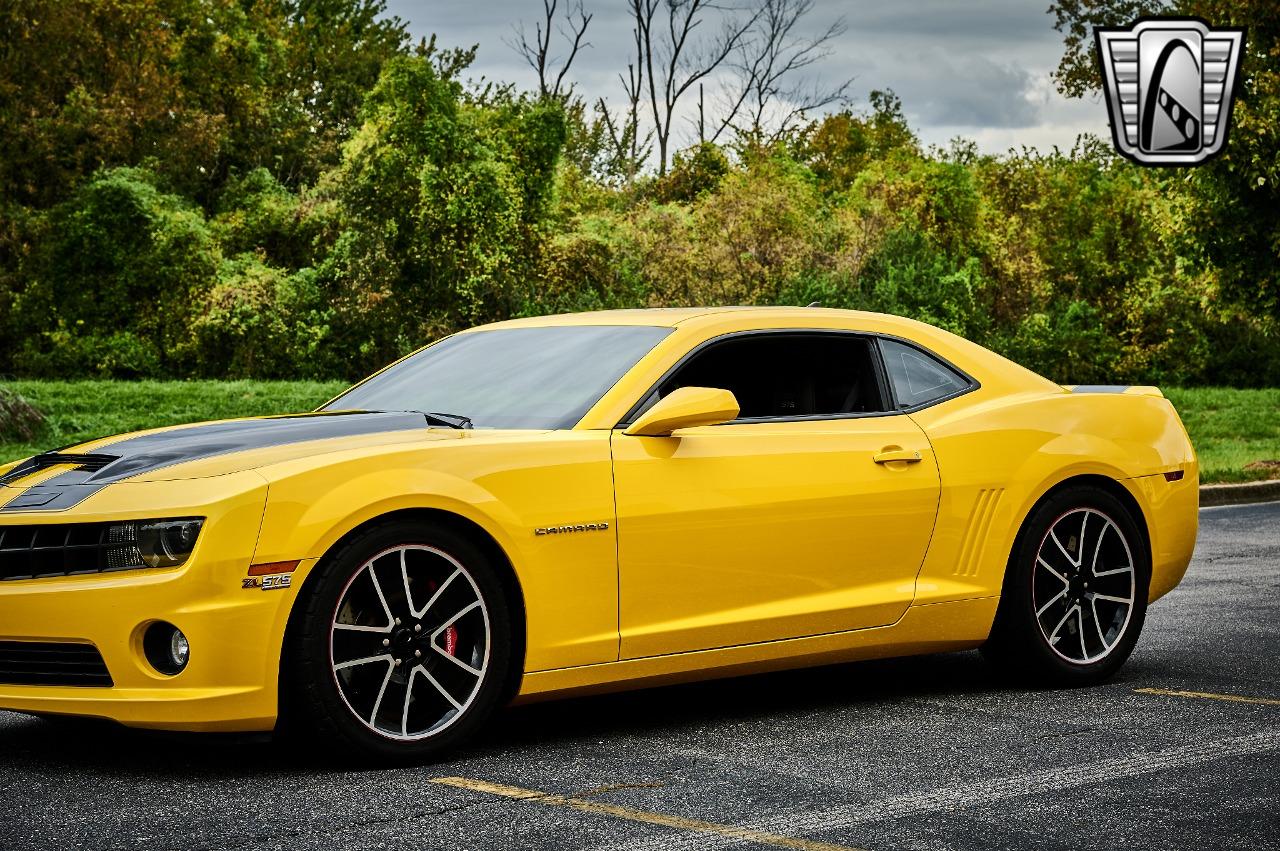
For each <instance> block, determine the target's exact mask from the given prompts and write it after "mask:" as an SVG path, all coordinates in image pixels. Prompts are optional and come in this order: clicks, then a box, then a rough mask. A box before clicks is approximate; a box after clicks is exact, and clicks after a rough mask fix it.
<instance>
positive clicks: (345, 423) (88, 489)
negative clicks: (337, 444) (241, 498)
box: [0, 411, 427, 511]
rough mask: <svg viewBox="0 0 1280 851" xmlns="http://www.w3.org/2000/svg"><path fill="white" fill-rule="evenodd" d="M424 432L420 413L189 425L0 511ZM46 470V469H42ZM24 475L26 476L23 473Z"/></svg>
mask: <svg viewBox="0 0 1280 851" xmlns="http://www.w3.org/2000/svg"><path fill="white" fill-rule="evenodd" d="M426 427H427V420H426V417H425V416H424V415H423V414H419V413H414V412H411V411H405V412H386V413H373V412H361V411H353V412H337V413H318V414H299V415H295V416H287V417H268V418H264V419H257V420H238V421H232V422H212V423H197V424H195V425H190V426H181V427H179V428H175V429H170V430H168V431H162V432H159V433H156V434H144V435H140V436H138V437H130V438H125V439H124V440H121V441H119V442H117V443H110V444H107V445H105V446H99V447H97V448H96V449H94V450H93V455H92V456H81V457H84V458H90V457H92V458H95V459H102V458H103V457H104V456H110V457H112V459H113V460H111V461H109V462H108V463H106V464H101V463H100V462H99V463H93V464H85V465H82V466H79V467H77V468H75V469H72V470H67V471H65V472H63V473H59V474H58V475H56V476H54V477H53V478H51V479H49V480H48V481H46V482H42V483H40V484H39V485H35V486H32V487H30V488H28V489H27V490H26V491H24V492H23V493H21V494H20V495H19V496H17V497H15V498H14V499H12V500H10V501H9V502H8V503H6V504H5V505H4V507H3V508H0V511H23V510H31V509H34V508H39V509H41V510H42V511H58V510H61V509H64V508H70V507H72V506H73V505H77V504H78V503H80V502H82V501H84V500H85V499H87V498H89V497H90V496H92V495H93V494H95V493H97V492H98V491H100V490H102V488H104V487H106V486H107V485H110V484H113V483H115V482H119V481H122V480H124V479H127V478H131V477H133V476H139V475H142V474H143V473H150V472H153V471H155V470H160V469H163V468H165V467H172V466H174V465H176V464H185V463H186V462H188V461H197V460H200V459H204V458H213V457H215V456H218V455H227V454H229V453H232V452H244V451H247V450H252V449H265V448H268V447H272V446H284V445H287V444H290V443H305V442H307V441H311V440H326V439H329V438H335V437H354V436H358V435H366V434H377V433H380V432H389V431H411V430H417V429H423V428H426ZM40 458H41V456H36V457H35V458H34V459H32V462H36V463H34V464H33V463H32V462H28V464H31V469H30V472H31V473H35V472H37V471H38V470H39V469H41V468H42V465H41V464H40V463H39V459H40ZM25 466H26V465H22V466H20V467H19V468H16V469H15V470H13V471H11V472H10V473H9V475H7V476H6V477H5V478H6V480H8V481H14V480H15V479H14V474H17V473H19V472H20V471H21V470H22V468H23V467H25ZM45 466H47V465H45ZM22 475H23V476H25V475H28V474H22Z"/></svg>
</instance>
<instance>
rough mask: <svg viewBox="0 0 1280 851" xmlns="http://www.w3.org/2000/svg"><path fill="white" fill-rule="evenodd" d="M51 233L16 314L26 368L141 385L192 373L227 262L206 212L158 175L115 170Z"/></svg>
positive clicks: (64, 212)
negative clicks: (196, 335)
mask: <svg viewBox="0 0 1280 851" xmlns="http://www.w3.org/2000/svg"><path fill="white" fill-rule="evenodd" d="M45 233H46V234H47V237H46V238H45V239H44V241H43V242H42V243H41V244H40V245H39V246H38V247H37V248H36V250H35V251H34V252H32V255H31V257H30V258H29V259H28V261H27V263H26V265H25V267H24V271H25V272H26V273H27V278H28V281H27V285H26V287H25V288H24V289H22V290H20V291H19V292H18V293H17V295H16V298H15V304H14V308H13V310H14V313H15V316H16V321H17V324H18V325H19V326H20V327H22V328H24V329H25V330H26V332H27V333H26V337H25V339H24V340H22V342H21V344H20V345H19V347H18V351H17V353H16V354H15V356H14V362H15V365H16V366H17V368H18V369H19V370H21V371H22V372H24V373H26V374H29V375H34V376H73V375H100V376H118V377H122V378H133V377H138V376H143V375H155V374H159V373H161V372H171V373H172V372H179V373H180V372H182V371H184V370H185V369H186V368H187V366H188V364H189V362H190V361H189V358H188V356H187V353H188V350H189V346H188V342H189V328H190V323H191V320H192V319H193V317H194V306H195V305H196V304H198V303H199V302H200V300H201V298H202V297H203V295H204V293H205V292H207V290H208V289H209V288H210V287H212V285H213V283H214V279H215V275H216V271H217V268H218V262H219V259H218V258H219V252H218V248H217V245H216V244H215V243H214V241H213V238H212V236H211V234H210V232H209V228H208V226H207V225H206V223H205V220H204V216H203V214H202V213H201V212H200V210H199V209H197V208H193V207H192V206H190V205H189V204H188V203H187V202H186V201H184V200H183V199H182V198H180V197H179V196H177V195H172V194H168V193H166V192H164V191H162V190H161V189H160V188H159V187H158V186H157V185H156V182H155V179H154V177H153V176H152V175H151V174H150V173H149V172H146V171H143V170H140V169H107V170H104V171H101V172H99V173H97V174H96V175H95V176H94V178H93V179H92V180H90V181H89V182H88V183H86V184H85V185H84V186H82V187H81V188H80V189H79V190H78V191H77V192H76V193H75V194H74V195H73V196H72V197H71V199H69V200H68V201H66V202H65V203H63V204H60V205H59V206H57V207H55V208H54V209H53V210H51V211H50V213H49V216H48V219H47V223H46V230H45Z"/></svg>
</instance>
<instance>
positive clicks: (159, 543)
mask: <svg viewBox="0 0 1280 851" xmlns="http://www.w3.org/2000/svg"><path fill="white" fill-rule="evenodd" d="M202 525H204V520H203V518H199V517H183V518H179V519H177V520H137V521H132V522H129V523H115V524H112V526H111V528H109V529H108V530H107V569H108V570H130V569H136V568H140V567H177V566H178V565H181V564H184V563H185V562H186V560H187V558H188V557H189V556H190V555H191V551H192V550H193V549H195V546H196V538H198V537H199V536H200V527H201V526H202Z"/></svg>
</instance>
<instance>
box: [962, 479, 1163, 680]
mask: <svg viewBox="0 0 1280 851" xmlns="http://www.w3.org/2000/svg"><path fill="white" fill-rule="evenodd" d="M1150 581H1151V566H1150V559H1149V556H1148V553H1147V548H1146V541H1145V539H1144V538H1143V537H1142V535H1141V533H1140V532H1139V529H1138V526H1137V521H1136V520H1135V518H1134V517H1133V516H1132V515H1131V514H1130V512H1129V510H1128V509H1127V508H1126V507H1125V505H1124V504H1123V503H1121V502H1120V500H1118V499H1116V498H1115V497H1114V496H1112V495H1111V494H1110V493H1108V492H1106V491H1104V490H1101V489H1099V488H1094V487H1088V486H1075V487H1069V488H1066V489H1064V490H1062V491H1059V492H1058V493H1056V494H1053V495H1051V496H1050V497H1049V498H1048V499H1046V500H1045V501H1044V502H1042V503H1041V504H1040V505H1039V506H1037V507H1036V508H1035V510H1033V511H1032V513H1031V515H1030V516H1029V517H1028V518H1027V521H1026V523H1025V524H1024V525H1023V528H1022V531H1021V532H1020V533H1019V535H1018V539H1017V542H1016V543H1015V545H1014V551H1013V553H1012V555H1011V556H1010V560H1009V566H1008V569H1007V571H1006V574H1005V581H1004V589H1003V593H1002V594H1001V598H1000V607H999V609H998V611H997V613H996V621H995V624H994V626H993V627H992V631H991V637H990V638H989V639H988V641H987V643H986V645H985V646H984V647H983V654H984V655H985V656H986V657H987V658H988V659H990V660H992V661H993V662H995V663H996V664H998V665H999V666H1001V667H1002V668H1004V669H1006V670H1007V671H1008V672H1009V673H1011V674H1014V675H1016V676H1019V677H1021V678H1023V679H1030V680H1036V681H1040V682H1045V683H1051V684H1057V685H1089V684H1092V683H1096V682H1100V681H1102V680H1104V679H1106V678H1107V677H1109V676H1111V675H1112V674H1114V673H1115V672H1116V670H1118V669H1119V668H1120V666H1121V665H1123V664H1124V662H1125V660H1126V659H1127V658H1128V657H1129V654H1130V653H1131V652H1133V648H1134V646H1135V645H1136V644H1137V641H1138V635H1139V633H1140V632H1141V631H1142V624H1143V621H1144V619H1145V617H1146V611H1147V591H1148V587H1149V585H1150Z"/></svg>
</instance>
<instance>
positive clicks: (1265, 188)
mask: <svg viewBox="0 0 1280 851" xmlns="http://www.w3.org/2000/svg"><path fill="white" fill-rule="evenodd" d="M1049 11H1050V12H1051V13H1052V14H1054V15H1055V20H1056V22H1055V26H1056V27H1057V28H1058V30H1059V31H1061V32H1063V33H1064V37H1065V43H1066V52H1065V53H1064V55H1063V58H1062V61H1061V63H1060V64H1059V66H1058V70H1057V71H1056V73H1055V77H1056V79H1057V81H1058V87H1059V89H1060V90H1061V91H1062V92H1063V93H1064V94H1066V95H1068V96H1072V97H1081V96H1083V95H1085V94H1087V93H1089V92H1092V91H1096V90H1097V89H1098V88H1099V86H1100V84H1101V79H1100V77H1099V74H1098V67H1097V61H1096V59H1095V58H1094V48H1093V32H1092V30H1093V27H1095V26H1099V25H1109V26H1116V25H1126V24H1128V23H1129V22H1130V21H1132V20H1133V18H1135V17H1137V16H1139V15H1141V14H1152V13H1155V12H1161V13H1164V14H1178V15H1191V16H1196V17H1201V18H1204V19H1205V20H1207V21H1209V23H1210V24H1211V25H1217V26H1243V27H1246V28H1247V32H1246V36H1245V52H1244V55H1243V56H1242V57H1241V62H1240V73H1241V83H1242V85H1241V86H1240V87H1239V89H1238V91H1237V92H1236V96H1235V100H1236V104H1235V109H1234V111H1233V114H1232V119H1231V121H1232V127H1231V131H1230V134H1231V135H1230V136H1229V137H1228V143H1227V147H1226V149H1225V150H1224V152H1223V154H1222V155H1221V156H1219V157H1217V158H1216V159H1214V160H1213V161H1211V162H1209V163H1206V164H1204V165H1201V166H1198V167H1196V168H1194V169H1191V170H1190V171H1189V172H1187V173H1185V174H1182V173H1179V174H1177V176H1176V177H1174V176H1172V175H1169V176H1166V178H1165V186H1166V191H1168V192H1170V193H1177V194H1183V193H1186V196H1187V197H1188V199H1189V200H1190V202H1191V209H1190V213H1191V215H1190V216H1189V217H1188V223H1189V229H1188V236H1189V237H1191V239H1190V244H1189V245H1188V246H1187V250H1188V252H1189V254H1190V255H1191V256H1193V257H1196V258H1197V259H1199V260H1200V261H1201V262H1202V263H1205V264H1207V265H1209V266H1210V267H1212V268H1214V269H1216V270H1217V271H1218V272H1219V274H1220V276H1221V281H1220V283H1221V292H1222V294H1223V295H1224V296H1225V297H1226V300H1227V301H1228V302H1230V303H1232V304H1236V305H1239V306H1240V307H1241V308H1243V309H1244V310H1245V311H1247V316H1246V317H1243V318H1244V321H1251V322H1259V321H1263V322H1264V325H1265V327H1264V328H1263V330H1264V331H1265V332H1266V333H1268V334H1272V335H1277V336H1280V5H1277V4H1276V3H1275V2H1274V0H1231V2H1227V0H1177V2H1172V3H1161V2H1155V0H1059V1H1058V2H1056V3H1055V4H1054V5H1053V6H1051V7H1050V10H1049ZM1181 178H1185V179H1181Z"/></svg>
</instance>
